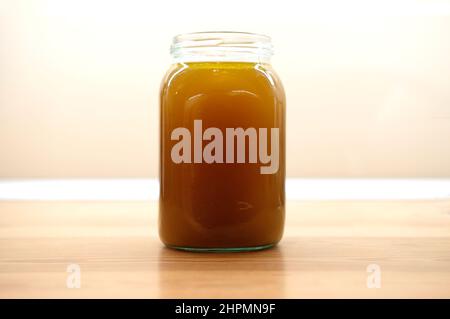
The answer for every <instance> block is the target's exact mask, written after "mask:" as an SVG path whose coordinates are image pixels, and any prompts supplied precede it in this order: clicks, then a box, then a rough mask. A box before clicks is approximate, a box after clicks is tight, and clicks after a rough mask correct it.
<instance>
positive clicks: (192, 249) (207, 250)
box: [166, 244, 276, 253]
mask: <svg viewBox="0 0 450 319" xmlns="http://www.w3.org/2000/svg"><path fill="white" fill-rule="evenodd" d="M275 245H276V244H268V245H261V246H251V247H223V248H222V247H217V248H215V247H211V248H202V247H183V246H171V245H166V246H167V247H168V248H172V249H176V250H182V251H189V252H196V253H239V252H250V251H258V250H265V249H269V248H272V247H274V246H275Z"/></svg>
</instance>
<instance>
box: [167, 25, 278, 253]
mask: <svg viewBox="0 0 450 319" xmlns="http://www.w3.org/2000/svg"><path fill="white" fill-rule="evenodd" d="M171 53H172V56H173V58H174V64H173V65H172V66H171V67H170V69H169V71H168V72H167V74H166V76H165V78H164V80H163V83H162V86H161V92H160V116H161V118H160V139H161V141H160V145H161V148H160V205H159V207H160V208H159V209H160V211H159V234H160V238H161V240H162V241H163V243H164V244H165V245H167V246H168V247H172V248H177V249H183V250H191V251H245V250H258V249H264V248H269V247H272V246H274V245H275V244H277V243H278V242H279V241H280V239H281V237H282V234H283V228H284V219H285V191H284V182H285V94H284V90H283V87H282V84H281V82H280V79H279V78H278V76H277V75H276V74H275V72H274V70H273V69H272V67H271V65H270V57H271V56H272V44H271V41H270V38H269V37H267V36H264V35H258V34H251V33H242V32H200V33H190V34H184V35H178V36H176V37H175V38H174V40H173V44H172V47H171Z"/></svg>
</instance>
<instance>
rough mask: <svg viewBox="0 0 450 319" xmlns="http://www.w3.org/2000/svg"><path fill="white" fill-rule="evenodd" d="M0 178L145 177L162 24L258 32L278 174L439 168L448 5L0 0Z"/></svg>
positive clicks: (160, 67)
mask: <svg viewBox="0 0 450 319" xmlns="http://www.w3.org/2000/svg"><path fill="white" fill-rule="evenodd" d="M0 15H1V16H0V178H15V177H20V178H33V177H45V178H64V177H94V178H95V177H155V176H157V170H158V91H159V84H160V80H161V78H162V76H163V74H164V72H165V70H166V69H167V67H168V66H169V64H170V56H169V53H168V49H169V45H170V41H171V38H172V36H173V35H175V34H178V33H184V32H193V31H206V30H236V31H250V32H258V33H265V34H268V35H270V36H272V38H273V42H274V44H275V48H276V55H275V56H274V59H273V65H274V67H275V68H276V70H277V71H278V73H279V74H280V76H281V78H282V80H283V82H284V85H285V89H286V92H287V98H288V123H287V125H288V126H287V128H288V175H289V176H296V177H299V176H300V177H305V176H306V177H449V176H450V59H449V57H450V40H449V39H450V3H449V2H444V1H356V0H355V1H285V0H277V1H235V0H230V1H221V2H218V1H194V0H192V1H179V0H177V1H157V2H155V1H133V0H130V1H95V0H94V1H84V0H79V1H69V0H59V1H57V0H49V1H44V0H36V1H32V0H30V1H25V0H22V1H13V0H1V1H0Z"/></svg>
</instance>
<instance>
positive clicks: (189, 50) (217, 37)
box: [170, 31, 273, 61]
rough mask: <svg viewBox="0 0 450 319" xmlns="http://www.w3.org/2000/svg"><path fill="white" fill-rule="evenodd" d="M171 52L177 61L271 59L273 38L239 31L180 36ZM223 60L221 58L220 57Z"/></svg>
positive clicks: (205, 32) (174, 41)
mask: <svg viewBox="0 0 450 319" xmlns="http://www.w3.org/2000/svg"><path fill="white" fill-rule="evenodd" d="M170 52H171V54H172V56H173V57H174V58H175V60H178V61H180V60H182V61H183V60H196V61H201V60H202V59H203V60H205V61H210V60H211V59H213V60H214V59H215V60H230V59H231V60H233V61H234V60H236V61H240V60H246V61H247V60H255V61H262V60H269V59H270V57H271V56H272V55H273V45H272V43H271V38H270V37H269V36H267V35H264V34H257V33H250V32H237V31H203V32H193V33H184V34H178V35H176V36H175V37H174V38H173V41H172V45H171V48H170ZM220 57H221V58H220Z"/></svg>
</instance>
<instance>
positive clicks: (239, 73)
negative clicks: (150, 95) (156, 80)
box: [161, 62, 285, 100]
mask: <svg viewBox="0 0 450 319" xmlns="http://www.w3.org/2000/svg"><path fill="white" fill-rule="evenodd" d="M239 89H240V90H246V91H249V92H252V91H254V92H259V93H260V94H270V95H273V94H275V95H277V97H278V98H279V99H282V100H284V99H285V93H284V88H283V85H282V82H281V80H280V77H279V76H278V75H277V73H276V72H275V70H274V69H273V67H272V66H271V65H270V64H260V63H246V62H243V63H240V62H196V63H178V64H174V65H172V66H171V67H170V68H169V70H168V71H167V72H166V75H165V76H164V78H163V81H162V84H161V94H162V95H165V94H171V93H173V92H180V91H184V92H187V91H192V93H195V92H196V91H219V90H222V91H230V90H239Z"/></svg>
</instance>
